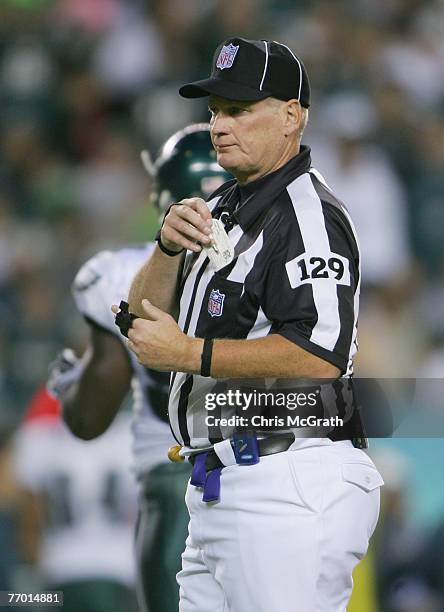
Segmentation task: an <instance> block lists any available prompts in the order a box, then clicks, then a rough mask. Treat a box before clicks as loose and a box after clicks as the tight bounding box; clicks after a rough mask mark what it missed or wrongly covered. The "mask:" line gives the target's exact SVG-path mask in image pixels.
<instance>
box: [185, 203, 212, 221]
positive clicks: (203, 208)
mask: <svg viewBox="0 0 444 612" xmlns="http://www.w3.org/2000/svg"><path fill="white" fill-rule="evenodd" d="M180 204H183V205H184V206H189V207H190V208H192V209H193V210H195V211H196V212H197V213H199V215H200V216H201V217H202V219H203V220H204V221H211V219H212V217H211V212H210V209H209V208H208V206H207V203H206V202H205V200H203V199H202V198H185V199H184V200H181V201H180Z"/></svg>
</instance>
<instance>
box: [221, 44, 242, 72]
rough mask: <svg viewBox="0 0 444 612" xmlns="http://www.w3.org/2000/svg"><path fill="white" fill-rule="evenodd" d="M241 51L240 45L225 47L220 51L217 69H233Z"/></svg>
mask: <svg viewBox="0 0 444 612" xmlns="http://www.w3.org/2000/svg"><path fill="white" fill-rule="evenodd" d="M238 50H239V45H237V46H236V45H232V44H231V43H230V44H229V45H224V46H223V47H222V49H221V50H220V53H219V57H218V58H217V62H216V68H220V69H221V70H224V69H225V68H231V66H232V65H233V62H234V58H235V57H236V53H237V52H238Z"/></svg>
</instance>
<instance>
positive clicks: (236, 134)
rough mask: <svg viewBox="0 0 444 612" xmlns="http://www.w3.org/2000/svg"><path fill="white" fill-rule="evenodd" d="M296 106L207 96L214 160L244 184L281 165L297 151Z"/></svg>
mask: <svg viewBox="0 0 444 612" xmlns="http://www.w3.org/2000/svg"><path fill="white" fill-rule="evenodd" d="M298 104H299V103H297V102H296V101H295V100H290V101H288V102H283V101H281V100H277V99H276V98H266V99H265V100H260V101H259V102H241V101H236V100H227V99H226V98H220V97H218V96H210V99H209V105H208V108H209V111H210V113H211V119H210V128H211V139H212V141H213V146H214V148H215V149H216V153H217V161H218V163H219V165H220V166H222V168H225V169H226V170H228V171H229V172H231V174H233V175H234V176H235V177H236V178H237V180H238V181H239V183H241V184H245V183H249V182H251V181H254V180H256V179H258V178H260V177H261V176H264V175H266V174H269V173H270V172H273V171H274V170H277V169H278V168H280V167H281V166H283V165H284V164H285V163H287V161H288V160H289V159H291V157H293V156H294V155H296V153H298V151H299V140H298V138H297V133H298V132H297V127H298V124H299V120H300V117H299V114H298V110H299V108H300V107H299V106H298Z"/></svg>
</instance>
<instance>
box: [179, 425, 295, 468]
mask: <svg viewBox="0 0 444 612" xmlns="http://www.w3.org/2000/svg"><path fill="white" fill-rule="evenodd" d="M294 441H295V437H294V434H292V433H288V434H277V435H272V436H269V437H268V438H262V439H260V438H259V439H258V446H259V456H260V457H266V456H267V455H275V454H276V453H282V452H284V451H286V450H288V449H289V448H290V446H291V445H292V444H293V442H294ZM203 452H208V456H207V460H206V462H205V467H206V469H207V472H209V471H210V470H214V469H216V468H222V467H225V465H224V464H223V463H222V461H221V460H220V459H219V457H218V456H217V455H216V453H215V452H214V451H213V450H210V451H203ZM197 455H200V453H196V454H194V455H190V456H189V461H190V463H191V465H194V462H195V460H196V456H197Z"/></svg>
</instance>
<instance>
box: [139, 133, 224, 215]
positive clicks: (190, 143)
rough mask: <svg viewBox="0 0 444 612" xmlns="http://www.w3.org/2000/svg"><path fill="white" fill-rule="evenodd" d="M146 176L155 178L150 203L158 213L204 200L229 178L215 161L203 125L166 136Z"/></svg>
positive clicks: (208, 136)
mask: <svg viewBox="0 0 444 612" xmlns="http://www.w3.org/2000/svg"><path fill="white" fill-rule="evenodd" d="M146 166H147V163H145V167H146ZM150 173H151V174H152V175H153V176H154V179H155V193H154V198H153V199H154V203H155V205H156V206H157V208H158V209H159V212H160V213H162V214H164V213H165V211H166V210H167V208H168V207H169V206H170V205H171V204H173V203H174V202H179V201H180V200H183V199H184V198H189V197H193V196H197V197H200V198H203V199H204V200H206V199H207V198H208V196H209V195H210V194H211V193H212V192H213V191H215V190H216V189H218V188H219V187H220V186H221V185H222V184H223V183H225V182H226V181H229V180H230V179H232V178H233V177H232V176H231V175H230V174H229V173H228V172H226V170H224V169H223V168H221V166H219V164H218V163H217V161H216V152H215V150H214V148H213V145H212V143H211V138H210V128H209V125H208V124H207V123H195V124H192V125H189V126H187V127H186V128H184V129H182V130H179V131H178V132H176V133H175V134H173V135H172V136H170V138H168V140H167V141H166V142H165V144H164V145H163V147H162V150H161V152H160V155H159V157H158V158H157V159H156V161H155V162H154V164H153V165H152V171H151V172H150Z"/></svg>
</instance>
